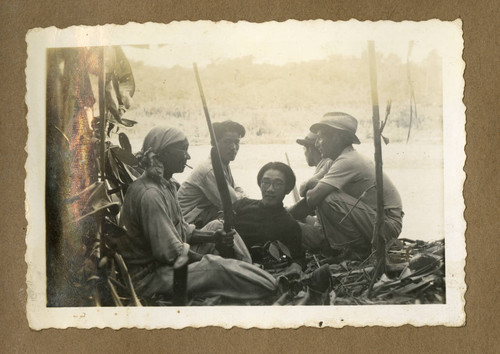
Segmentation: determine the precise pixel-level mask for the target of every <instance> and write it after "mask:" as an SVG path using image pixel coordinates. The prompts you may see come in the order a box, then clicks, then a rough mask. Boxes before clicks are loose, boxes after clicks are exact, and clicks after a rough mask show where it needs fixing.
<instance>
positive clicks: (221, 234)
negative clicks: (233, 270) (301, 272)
mask: <svg viewBox="0 0 500 354" xmlns="http://www.w3.org/2000/svg"><path fill="white" fill-rule="evenodd" d="M235 233H236V231H234V230H231V231H229V232H225V231H224V230H217V231H215V233H214V239H215V248H216V249H217V251H219V254H220V255H221V256H222V257H225V256H227V255H228V251H229V250H232V249H233V245H234V234H235Z"/></svg>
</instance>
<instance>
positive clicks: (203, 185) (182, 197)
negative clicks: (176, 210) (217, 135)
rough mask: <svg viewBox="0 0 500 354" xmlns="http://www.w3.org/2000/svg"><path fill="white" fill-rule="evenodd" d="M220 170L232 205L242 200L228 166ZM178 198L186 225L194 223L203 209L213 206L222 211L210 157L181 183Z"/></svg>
mask: <svg viewBox="0 0 500 354" xmlns="http://www.w3.org/2000/svg"><path fill="white" fill-rule="evenodd" d="M222 168H223V169H224V175H225V177H226V181H227V184H228V189H229V195H230V196H231V201H232V202H233V203H234V202H235V201H237V200H239V199H241V198H243V197H244V196H245V194H244V193H243V190H242V189H241V188H239V187H236V186H235V184H234V179H233V176H232V174H231V169H230V168H229V165H224V164H223V165H222ZM178 197H179V203H180V205H181V208H182V214H183V215H184V218H185V219H186V221H187V222H188V223H193V222H195V219H196V217H197V216H198V215H200V213H201V212H202V211H203V210H204V209H207V208H210V207H212V206H215V207H217V208H218V209H219V210H222V202H221V199H220V194H219V190H218V189H217V182H216V180H215V174H214V170H213V167H212V160H211V158H210V157H209V158H208V159H207V160H205V161H204V162H202V163H201V164H199V165H198V166H196V167H195V169H194V170H193V172H191V174H190V175H189V177H188V178H187V179H186V180H185V181H184V183H182V185H181V187H180V189H179V192H178Z"/></svg>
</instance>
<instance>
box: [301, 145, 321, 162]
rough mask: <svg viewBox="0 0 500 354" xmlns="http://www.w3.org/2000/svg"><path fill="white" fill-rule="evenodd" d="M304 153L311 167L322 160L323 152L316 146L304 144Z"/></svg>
mask: <svg viewBox="0 0 500 354" xmlns="http://www.w3.org/2000/svg"><path fill="white" fill-rule="evenodd" d="M304 155H305V157H306V161H307V165H308V166H310V167H313V166H317V165H318V163H319V161H320V160H321V154H320V152H319V151H318V149H316V148H315V147H314V146H304Z"/></svg>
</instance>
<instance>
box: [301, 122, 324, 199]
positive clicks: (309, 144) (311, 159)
mask: <svg viewBox="0 0 500 354" xmlns="http://www.w3.org/2000/svg"><path fill="white" fill-rule="evenodd" d="M317 138H318V136H317V135H316V134H314V133H312V132H309V133H307V135H306V137H305V138H303V139H297V140H296V141H297V144H299V145H302V146H303V147H304V155H305V157H306V161H307V164H308V165H309V166H310V167H316V170H315V171H314V174H313V176H312V177H311V178H309V179H308V180H307V181H305V182H303V183H302V184H301V185H300V187H299V194H300V196H301V197H302V198H304V197H305V196H306V192H307V191H308V190H309V189H311V188H314V187H315V186H316V184H317V183H318V181H319V180H320V179H321V178H323V176H324V175H325V174H326V172H327V171H328V170H329V169H330V167H331V166H332V163H333V161H332V160H331V159H329V158H323V157H322V156H321V153H320V152H319V150H318V148H317V147H316V140H317Z"/></svg>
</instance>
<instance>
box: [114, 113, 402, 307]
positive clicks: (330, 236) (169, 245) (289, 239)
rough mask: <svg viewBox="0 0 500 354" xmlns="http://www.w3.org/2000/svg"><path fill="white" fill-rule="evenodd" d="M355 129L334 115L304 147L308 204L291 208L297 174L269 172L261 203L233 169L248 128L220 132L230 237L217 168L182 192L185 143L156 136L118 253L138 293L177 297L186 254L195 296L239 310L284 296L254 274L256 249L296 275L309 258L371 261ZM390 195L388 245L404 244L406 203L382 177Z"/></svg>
mask: <svg viewBox="0 0 500 354" xmlns="http://www.w3.org/2000/svg"><path fill="white" fill-rule="evenodd" d="M357 125H358V122H357V120H356V119H355V118H354V117H352V116H350V115H348V114H346V113H341V112H332V113H327V114H325V115H324V117H323V120H321V121H320V122H318V123H316V124H313V125H312V126H311V127H310V133H309V134H307V136H306V137H305V138H304V139H298V140H297V143H299V144H301V145H303V146H304V153H305V157H306V160H307V163H308V165H309V166H315V167H316V170H315V172H314V174H313V175H312V177H311V178H310V179H308V180H307V181H304V182H303V183H301V184H300V188H299V191H300V196H301V197H302V198H303V199H302V200H301V201H299V202H298V203H297V204H296V205H294V206H290V207H288V208H285V207H284V205H283V200H284V198H285V196H286V195H287V194H288V193H290V192H291V191H292V190H293V188H294V187H295V183H296V177H295V174H294V172H293V171H292V169H291V168H290V167H289V166H288V165H286V164H284V163H281V162H269V163H267V164H265V165H264V166H263V167H262V168H261V169H260V171H259V172H258V174H257V183H258V185H259V187H260V190H261V194H262V198H261V199H260V200H255V199H250V198H248V197H247V196H246V195H245V193H244V191H243V190H242V189H241V188H240V187H238V186H237V184H236V183H235V181H234V179H233V176H232V174H231V169H230V163H231V162H232V161H233V160H234V159H235V158H236V156H237V153H238V150H239V145H240V139H242V138H243V137H244V136H245V128H244V127H243V126H242V125H241V124H239V123H236V122H233V121H225V122H220V123H214V124H213V128H214V132H215V138H216V141H217V145H218V148H219V151H220V158H221V162H222V167H223V171H224V175H225V179H226V181H227V185H228V188H229V194H230V197H231V201H232V209H233V211H234V230H233V231H231V232H224V231H223V222H224V219H223V215H222V213H221V210H222V203H221V198H220V196H219V191H218V188H217V182H216V177H215V174H214V169H213V167H212V161H211V160H210V158H208V159H207V160H206V161H205V162H203V163H201V164H200V165H199V166H197V167H196V168H195V169H194V170H193V171H192V173H191V174H190V176H189V177H188V178H187V179H186V180H185V181H184V182H183V183H182V185H179V184H178V183H177V182H176V181H175V179H173V178H172V176H173V175H174V174H175V173H180V172H183V171H184V168H185V166H186V162H187V160H189V159H190V156H189V153H188V147H189V142H188V139H187V137H186V136H185V135H184V133H182V132H181V131H179V130H178V129H175V128H163V127H156V128H153V129H152V130H151V131H150V132H149V133H148V135H147V136H146V138H145V140H144V144H143V147H142V149H141V151H140V152H139V153H138V154H137V157H138V159H139V161H140V164H141V166H142V167H143V168H144V169H145V172H144V174H143V175H142V176H141V177H140V178H138V179H137V180H136V181H135V182H133V183H132V185H131V186H130V187H129V188H128V190H127V193H126V196H125V200H124V203H123V207H122V212H121V218H120V219H121V223H122V225H123V226H124V227H125V229H126V230H127V235H126V236H125V240H124V241H125V242H123V243H122V244H121V249H120V251H121V253H122V255H123V256H124V258H125V261H126V263H127V265H128V267H129V270H130V272H131V274H132V277H133V279H134V283H135V286H136V291H137V292H138V293H139V294H140V295H142V296H145V297H149V296H153V295H155V294H166V295H171V294H172V291H173V264H174V262H175V261H176V259H177V258H178V257H179V256H180V255H181V254H186V252H187V256H188V259H189V266H188V283H187V291H188V296H190V297H194V296H200V297H207V296H215V295H219V296H223V297H227V298H233V299H240V300H251V299H259V298H263V297H266V296H270V295H272V294H273V293H274V292H275V291H276V288H277V283H276V280H275V278H274V277H273V276H272V275H271V274H269V273H267V272H266V271H265V270H263V269H261V268H260V267H258V266H257V265H254V264H252V254H251V253H250V252H249V249H251V248H252V246H254V245H261V244H264V243H267V242H269V241H280V242H282V243H283V244H284V245H285V246H287V248H288V249H289V250H290V253H291V257H292V260H293V261H294V265H295V266H296V267H299V269H300V267H303V266H304V262H303V261H304V252H305V250H310V251H313V252H322V253H324V254H327V255H328V254H333V255H337V256H339V257H340V256H341V257H343V258H344V259H349V258H350V259H363V258H366V257H367V256H368V255H369V254H370V252H371V240H372V236H373V229H374V223H375V219H376V188H375V168H374V166H373V163H372V162H371V161H369V160H367V159H366V158H364V157H363V156H361V155H360V154H359V153H358V152H357V151H356V150H355V149H354V148H353V144H359V143H360V141H359V139H358V138H357V136H356V130H357ZM383 186H384V215H385V218H384V220H385V224H384V230H385V233H384V236H385V238H386V239H388V240H389V239H393V238H397V237H398V236H399V234H400V232H401V228H402V217H403V212H402V203H401V198H400V196H399V193H398V191H397V189H396V188H395V186H394V185H393V183H392V182H391V181H390V179H389V178H388V177H387V176H385V175H384V180H383ZM228 248H229V249H231V248H232V252H227V250H228Z"/></svg>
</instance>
